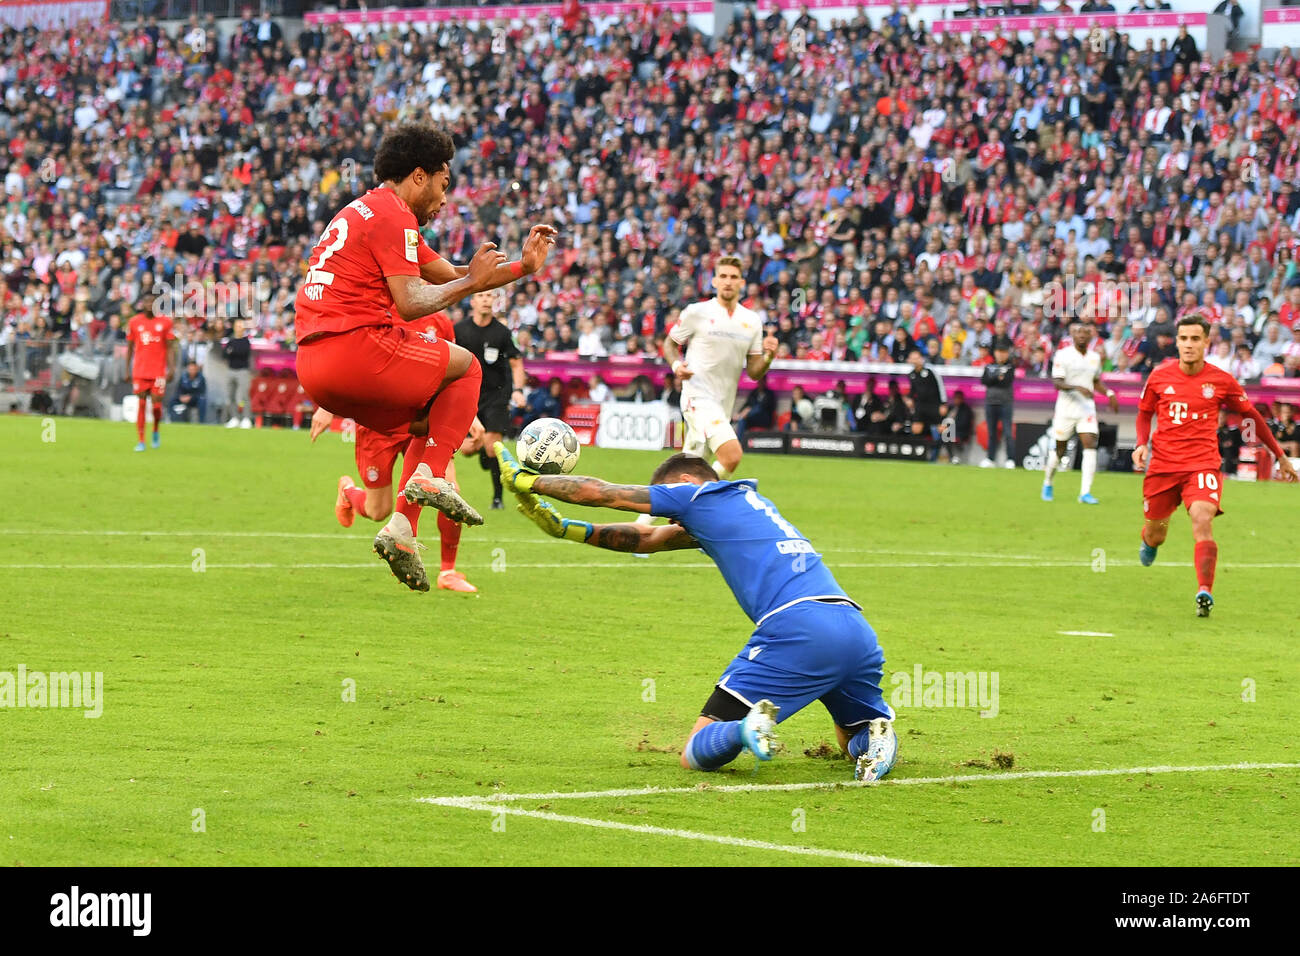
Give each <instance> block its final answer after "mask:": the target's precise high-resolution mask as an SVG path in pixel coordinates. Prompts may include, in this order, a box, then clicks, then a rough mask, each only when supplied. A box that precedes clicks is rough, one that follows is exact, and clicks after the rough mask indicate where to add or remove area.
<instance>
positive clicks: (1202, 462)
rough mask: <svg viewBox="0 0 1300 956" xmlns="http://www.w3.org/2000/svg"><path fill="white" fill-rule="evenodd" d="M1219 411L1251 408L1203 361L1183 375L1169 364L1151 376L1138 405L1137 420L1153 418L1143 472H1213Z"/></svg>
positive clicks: (1231, 382)
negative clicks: (1189, 373) (1224, 408)
mask: <svg viewBox="0 0 1300 956" xmlns="http://www.w3.org/2000/svg"><path fill="white" fill-rule="evenodd" d="M1221 407H1226V408H1227V409H1228V411H1230V412H1244V411H1247V410H1248V409H1250V408H1251V407H1252V405H1251V403H1250V399H1249V398H1247V397H1246V392H1245V391H1244V390H1243V389H1242V387H1241V385H1240V383H1238V381H1237V380H1236V379H1235V378H1233V377H1232V376H1231V375H1229V374H1228V373H1227V372H1225V371H1223V369H1220V368H1216V367H1215V366H1213V365H1211V364H1210V363H1209V362H1206V363H1205V367H1204V368H1202V369H1201V370H1200V371H1199V372H1197V373H1196V374H1195V375H1188V374H1187V373H1186V372H1184V371H1183V370H1182V368H1181V367H1180V366H1179V364H1178V360H1177V359H1170V360H1169V361H1168V362H1166V363H1164V364H1163V365H1161V366H1160V367H1159V368H1157V369H1156V370H1155V371H1154V372H1152V373H1151V375H1150V377H1148V378H1147V383H1146V385H1145V386H1144V387H1143V389H1142V399H1141V401H1140V402H1139V403H1138V416H1139V417H1140V416H1143V415H1151V414H1152V413H1154V415H1155V418H1154V419H1153V421H1152V424H1153V425H1154V426H1155V433H1154V434H1153V435H1152V436H1151V462H1150V464H1149V465H1148V466H1147V473H1148V474H1169V473H1172V472H1181V471H1217V470H1218V468H1219V464H1220V456H1219V439H1218V433H1219V409H1220V408H1221Z"/></svg>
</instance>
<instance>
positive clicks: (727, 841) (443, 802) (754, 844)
mask: <svg viewBox="0 0 1300 956" xmlns="http://www.w3.org/2000/svg"><path fill="white" fill-rule="evenodd" d="M450 801H458V802H450ZM423 802H425V803H432V804H436V805H438V806H444V807H455V808H457V809H460V810H478V811H483V812H486V813H493V814H507V815H509V816H516V817H532V818H534V819H537V820H551V821H553V822H555V823H575V824H577V825H579V826H584V827H595V828H596V829H599V830H623V831H626V832H628V833H649V834H653V835H655V836H668V837H676V838H677V839H679V840H698V841H700V842H702V843H718V844H721V845H723V846H738V847H745V848H746V849H750V850H772V851H776V852H779V853H792V854H795V855H796V856H819V857H825V858H829V859H833V860H849V861H851V862H853V863H869V864H874V865H876V866H934V865H935V864H933V863H919V862H916V861H914V860H897V859H894V858H893V857H888V856H873V855H872V854H869V853H850V852H848V851H847V850H827V849H821V848H819V847H811V846H793V845H790V844H785V843H767V842H765V841H763V840H750V839H747V838H745V837H731V836H719V835H717V834H714V833H697V832H695V831H694V830H674V829H668V828H667V827H652V826H649V825H648V824H644V823H642V824H633V823H619V822H618V821H616V820H600V819H596V818H594V817H575V816H569V815H568V814H563V813H548V812H547V811H545V810H521V809H519V808H518V807H504V806H501V805H500V804H491V803H484V802H482V801H476V800H470V799H466V798H463V797H450V798H445V799H444V798H438V797H429V798H425V799H424V801H423Z"/></svg>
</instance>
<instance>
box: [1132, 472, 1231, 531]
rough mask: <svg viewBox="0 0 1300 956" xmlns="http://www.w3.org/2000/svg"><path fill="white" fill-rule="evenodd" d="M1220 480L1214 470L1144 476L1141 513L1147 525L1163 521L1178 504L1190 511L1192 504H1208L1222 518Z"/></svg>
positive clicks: (1221, 479)
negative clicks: (1196, 502)
mask: <svg viewBox="0 0 1300 956" xmlns="http://www.w3.org/2000/svg"><path fill="white" fill-rule="evenodd" d="M1222 496H1223V476H1222V475H1221V474H1219V472H1218V471H1217V470H1214V469H1211V470H1207V471H1176V472H1170V473H1166V474H1163V475H1147V476H1146V477H1145V478H1143V479H1142V511H1143V512H1144V513H1145V515H1146V517H1147V519H1148V520H1149V521H1164V520H1165V519H1166V518H1168V517H1169V516H1170V515H1171V514H1173V513H1174V512H1175V511H1176V510H1177V509H1178V504H1179V502H1182V504H1183V506H1184V507H1187V508H1190V507H1191V505H1192V502H1193V501H1208V502H1209V503H1210V504H1212V505H1214V507H1215V508H1217V509H1218V510H1217V511H1216V512H1215V515H1216V517H1217V516H1218V515H1221V514H1223V504H1222V501H1221V498H1222Z"/></svg>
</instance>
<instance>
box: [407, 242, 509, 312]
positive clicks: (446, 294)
mask: <svg viewBox="0 0 1300 956" xmlns="http://www.w3.org/2000/svg"><path fill="white" fill-rule="evenodd" d="M505 260H506V257H505V254H504V253H501V252H498V251H497V247H496V245H495V244H494V243H491V242H485V243H483V244H482V245H481V246H479V248H478V251H477V252H476V253H474V258H473V259H471V260H470V263H469V270H468V271H467V272H466V274H465V275H464V276H462V277H461V278H458V279H452V280H451V281H450V282H444V283H442V284H441V285H431V284H429V283H428V282H426V281H424V279H423V278H421V277H420V276H411V275H403V276H388V291H389V292H390V293H391V294H392V296H393V307H394V308H395V309H396V310H397V314H398V315H399V316H401V317H402V319H403V320H404V321H406V322H414V321H415V320H416V319H419V318H423V317H424V316H426V315H429V314H431V313H433V312H441V311H442V310H443V309H446V308H449V307H451V306H453V305H455V304H456V303H457V302H459V301H461V300H462V299H464V298H467V297H469V296H471V295H473V294H474V293H475V292H482V291H483V290H484V289H488V288H492V286H490V285H489V284H488V283H489V282H490V281H491V279H492V275H493V273H494V272H495V271H496V268H497V266H499V265H500V264H501V263H503V262H505Z"/></svg>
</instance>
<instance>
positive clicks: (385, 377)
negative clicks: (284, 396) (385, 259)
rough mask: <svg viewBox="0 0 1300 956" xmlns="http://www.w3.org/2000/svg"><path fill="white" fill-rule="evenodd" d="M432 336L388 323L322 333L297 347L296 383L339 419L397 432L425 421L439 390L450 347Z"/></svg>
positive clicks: (444, 341)
mask: <svg viewBox="0 0 1300 956" xmlns="http://www.w3.org/2000/svg"><path fill="white" fill-rule="evenodd" d="M426 336H430V337H426ZM432 336H434V333H432V332H426V333H423V334H421V333H417V332H416V331H415V330H414V329H411V328H405V327H400V326H392V325H380V326H367V327H365V328H360V329H352V330H351V331H349V332H339V333H337V334H333V335H322V336H320V337H318V338H314V339H311V340H310V341H308V342H304V343H302V344H300V345H299V346H298V381H299V382H301V383H302V387H303V388H305V389H306V390H307V394H308V396H310V398H311V400H312V401H313V402H315V403H316V404H317V405H319V406H320V407H321V408H324V409H328V410H329V411H331V412H333V413H334V414H335V415H337V416H339V417H340V418H351V419H353V420H354V421H356V423H357V424H358V425H365V426H366V427H367V428H373V429H374V430H375V431H381V432H386V431H392V430H393V429H396V428H401V427H402V426H404V425H408V424H410V423H411V422H413V421H416V420H417V419H420V418H423V417H424V413H425V412H426V411H428V408H429V405H430V403H431V402H432V401H433V396H434V395H435V394H436V393H437V391H438V389H439V388H440V387H441V386H442V378H443V375H444V374H445V373H446V371H447V362H448V361H449V359H450V357H451V348H450V343H448V342H447V341H446V340H445V339H441V338H436V337H432Z"/></svg>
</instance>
